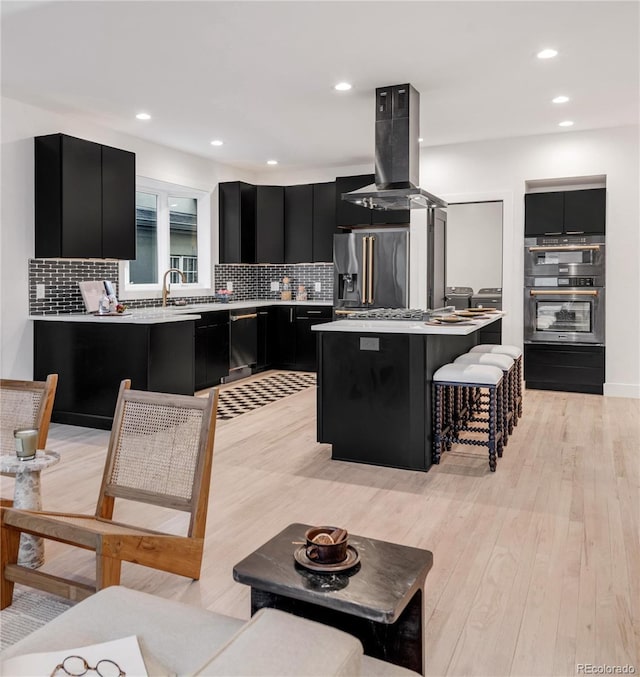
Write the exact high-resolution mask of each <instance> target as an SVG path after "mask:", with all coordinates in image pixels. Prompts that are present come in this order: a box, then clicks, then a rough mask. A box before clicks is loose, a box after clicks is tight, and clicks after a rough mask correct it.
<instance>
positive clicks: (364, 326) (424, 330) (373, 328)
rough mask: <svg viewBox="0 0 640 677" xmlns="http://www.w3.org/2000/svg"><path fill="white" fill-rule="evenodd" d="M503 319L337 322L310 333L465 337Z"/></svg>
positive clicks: (495, 315)
mask: <svg viewBox="0 0 640 677" xmlns="http://www.w3.org/2000/svg"><path fill="white" fill-rule="evenodd" d="M501 317H504V313H502V312H500V313H491V315H490V316H489V317H486V319H474V318H470V319H469V320H468V321H467V319H466V318H465V320H464V321H463V322H460V323H458V324H453V323H452V324H440V325H431V324H426V323H425V322H421V321H419V320H337V321H336V322H325V323H324V324H314V325H313V326H312V327H311V329H312V331H333V332H343V333H347V332H348V333H368V334H424V335H434V336H438V335H449V336H466V335H467V334H472V333H473V332H474V331H478V330H479V329H482V328H483V327H486V326H487V325H489V324H491V323H492V322H495V321H496V320H499V319H500V318H501Z"/></svg>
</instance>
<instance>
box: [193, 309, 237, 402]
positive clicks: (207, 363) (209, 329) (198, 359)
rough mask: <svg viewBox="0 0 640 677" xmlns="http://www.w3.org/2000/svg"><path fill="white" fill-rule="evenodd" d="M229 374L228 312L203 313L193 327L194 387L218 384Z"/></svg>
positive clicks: (199, 388) (197, 388) (200, 388)
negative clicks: (194, 327)
mask: <svg viewBox="0 0 640 677" xmlns="http://www.w3.org/2000/svg"><path fill="white" fill-rule="evenodd" d="M228 374H229V313H227V312H226V311H222V312H215V313H203V314H202V315H201V317H200V319H199V320H196V329H195V389H196V390H202V389H203V388H209V387H211V386H215V385H218V384H219V383H220V381H221V380H222V378H223V377H225V376H227V375H228Z"/></svg>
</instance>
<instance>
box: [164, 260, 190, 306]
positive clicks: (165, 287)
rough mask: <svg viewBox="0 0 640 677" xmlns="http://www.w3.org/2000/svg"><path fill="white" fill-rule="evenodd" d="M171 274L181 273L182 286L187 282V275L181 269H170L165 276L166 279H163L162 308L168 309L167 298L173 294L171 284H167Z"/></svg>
mask: <svg viewBox="0 0 640 677" xmlns="http://www.w3.org/2000/svg"><path fill="white" fill-rule="evenodd" d="M170 273H179V274H180V277H181V278H182V284H185V282H186V281H187V278H186V276H185V274H184V273H183V272H182V271H181V270H180V269H179V268H169V270H167V272H166V273H165V274H164V277H163V278H162V307H163V308H166V306H167V296H169V294H170V293H171V292H170V291H169V283H168V282H167V276H168V275H169V274H170Z"/></svg>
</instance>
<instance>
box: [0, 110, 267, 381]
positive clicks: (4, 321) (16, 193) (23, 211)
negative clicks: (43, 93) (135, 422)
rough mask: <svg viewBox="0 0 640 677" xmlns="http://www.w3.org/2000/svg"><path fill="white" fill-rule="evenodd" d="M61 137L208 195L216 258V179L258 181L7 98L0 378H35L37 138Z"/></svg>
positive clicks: (141, 172) (0, 236) (141, 173)
mask: <svg viewBox="0 0 640 677" xmlns="http://www.w3.org/2000/svg"><path fill="white" fill-rule="evenodd" d="M56 132H63V133H65V134H70V135H72V136H77V137H80V138H84V139H89V140H91V141H95V142H97V143H103V144H106V145H110V146H115V147H117V148H123V149H125V150H129V151H133V152H135V153H136V173H137V174H138V175H139V176H147V177H150V178H153V179H159V180H162V181H169V182H172V183H177V184H181V185H184V186H189V187H192V188H197V189H199V190H204V191H207V192H211V197H212V205H211V216H212V221H213V233H214V235H213V237H212V238H211V245H212V259H211V260H212V261H216V260H217V252H218V237H217V232H218V226H217V222H218V207H217V201H218V191H217V185H218V182H219V181H233V180H237V179H242V180H245V181H254V180H255V177H254V176H253V175H250V174H248V173H247V172H244V173H242V172H240V171H239V170H235V169H233V168H230V167H226V166H224V165H220V164H216V163H214V162H211V161H209V160H207V159H205V158H201V157H197V156H194V155H189V154H187V153H182V152H180V151H177V150H173V149H171V148H167V147H164V146H159V145H157V144H153V143H149V142H147V141H143V140H142V139H138V138H135V137H132V136H127V135H124V134H119V133H117V132H113V131H111V130H108V129H105V128H103V127H98V126H96V125H93V124H91V123H89V122H87V121H86V120H84V119H82V118H75V117H73V116H68V115H59V114H56V113H52V112H50V111H47V110H44V109H41V108H37V107H34V106H29V105H26V104H23V103H20V102H17V101H14V100H12V99H6V98H3V99H2V168H1V172H2V173H1V179H2V205H1V210H0V215H1V219H2V220H1V223H0V229H1V230H0V265H1V273H0V307H1V309H2V311H1V315H0V375H1V376H2V377H3V378H18V379H32V378H33V327H32V323H31V322H30V321H29V320H27V315H28V305H29V303H28V294H29V292H28V264H27V261H28V259H30V258H33V256H34V247H35V240H34V193H33V190H34V187H33V182H34V166H33V137H34V136H40V135H43V134H52V133H56Z"/></svg>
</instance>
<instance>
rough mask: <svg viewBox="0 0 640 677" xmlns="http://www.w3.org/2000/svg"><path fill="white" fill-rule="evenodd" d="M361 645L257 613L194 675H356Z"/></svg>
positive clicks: (275, 614) (311, 624)
mask: <svg viewBox="0 0 640 677" xmlns="http://www.w3.org/2000/svg"><path fill="white" fill-rule="evenodd" d="M361 659H362V644H360V642H359V641H358V640H357V639H356V638H355V637H353V636H352V635H348V634H346V633H344V632H342V631H341V630H336V629H335V628H331V627H329V626H328V625H322V624H321V623H316V622H315V621H309V620H307V619H305V618H300V617H299V616H293V615H291V614H288V613H285V612H283V611H277V610H276V609H261V610H260V611H258V613H257V614H255V616H253V618H252V619H251V620H250V621H248V622H247V623H246V624H245V625H244V626H243V627H242V628H241V629H240V630H239V631H238V632H237V633H236V634H235V635H234V637H233V638H232V639H231V640H229V642H228V643H227V644H226V646H224V647H223V648H222V649H221V650H220V651H219V652H218V653H217V655H216V656H214V657H213V658H212V659H211V660H210V661H209V662H208V663H207V664H206V665H205V666H203V668H202V670H200V671H199V672H198V673H196V674H198V675H207V676H209V677H213V676H214V675H218V676H220V675H227V676H229V677H231V676H233V675H237V676H246V677H250V676H252V675H260V676H265V675H273V676H274V677H276V676H279V677H287V676H289V675H290V676H291V677H298V676H302V675H315V676H317V675H359V674H360V669H361Z"/></svg>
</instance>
